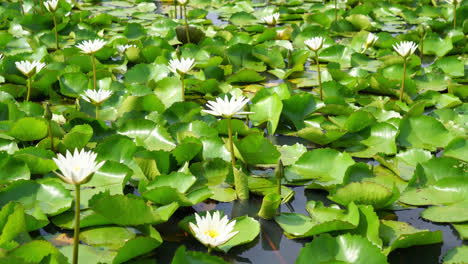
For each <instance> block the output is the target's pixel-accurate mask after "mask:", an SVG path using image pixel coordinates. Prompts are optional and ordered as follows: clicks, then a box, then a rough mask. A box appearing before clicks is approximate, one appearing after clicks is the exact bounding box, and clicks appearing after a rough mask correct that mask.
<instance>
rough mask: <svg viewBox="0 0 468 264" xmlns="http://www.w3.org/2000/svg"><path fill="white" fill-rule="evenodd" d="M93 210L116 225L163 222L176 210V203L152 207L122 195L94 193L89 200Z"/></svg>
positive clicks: (140, 200)
mask: <svg viewBox="0 0 468 264" xmlns="http://www.w3.org/2000/svg"><path fill="white" fill-rule="evenodd" d="M89 203H90V207H91V209H92V210H93V211H95V212H96V213H98V214H99V215H101V216H103V217H104V218H106V219H107V220H108V221H110V222H111V223H114V224H118V225H143V224H158V223H163V222H165V221H167V219H169V217H170V216H171V215H172V214H173V213H174V212H175V210H177V208H178V206H177V203H171V204H168V205H166V206H162V207H158V208H156V209H155V208H153V207H151V206H150V205H148V204H146V203H145V201H144V200H142V199H139V198H134V197H128V196H123V195H112V196H110V195H108V194H105V193H103V194H102V195H101V194H98V195H95V196H94V197H93V199H91V200H90V202H89Z"/></svg>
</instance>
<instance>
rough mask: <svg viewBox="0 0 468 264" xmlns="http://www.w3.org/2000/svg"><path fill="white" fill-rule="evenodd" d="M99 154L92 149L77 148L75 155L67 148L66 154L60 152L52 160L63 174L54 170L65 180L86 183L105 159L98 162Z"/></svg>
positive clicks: (77, 183)
mask: <svg viewBox="0 0 468 264" xmlns="http://www.w3.org/2000/svg"><path fill="white" fill-rule="evenodd" d="M96 157H97V154H96V153H94V152H92V151H85V150H81V152H79V151H78V149H75V152H74V153H73V155H72V154H71V152H69V151H68V150H67V153H66V156H63V155H62V154H58V156H57V158H52V160H53V161H54V162H55V164H57V166H58V168H59V169H60V171H62V174H60V173H57V172H55V171H54V173H55V174H57V176H59V177H60V178H61V179H62V180H63V181H64V182H66V183H69V184H73V185H80V184H82V183H86V182H87V181H88V180H89V179H90V178H91V176H92V175H93V174H94V173H95V172H96V171H97V170H99V169H100V168H101V167H102V165H104V162H105V161H101V162H100V163H97V162H96Z"/></svg>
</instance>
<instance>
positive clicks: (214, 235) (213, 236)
mask: <svg viewBox="0 0 468 264" xmlns="http://www.w3.org/2000/svg"><path fill="white" fill-rule="evenodd" d="M195 219H196V221H197V224H196V225H194V224H193V223H189V226H190V228H191V229H192V231H193V232H194V233H195V237H196V238H197V239H198V240H200V242H201V243H203V244H204V245H206V246H208V247H210V248H213V247H217V246H220V245H222V244H224V243H226V242H227V241H228V240H229V239H231V238H232V237H233V236H235V235H236V234H237V233H239V231H234V232H232V231H233V230H234V225H235V224H236V220H232V221H231V222H229V219H228V217H227V216H226V215H225V216H224V217H223V218H222V219H220V216H219V212H218V211H216V212H214V213H213V216H211V215H210V213H209V212H207V213H206V216H202V217H200V216H199V215H198V214H197V213H195Z"/></svg>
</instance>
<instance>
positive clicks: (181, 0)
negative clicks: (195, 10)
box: [177, 0, 189, 5]
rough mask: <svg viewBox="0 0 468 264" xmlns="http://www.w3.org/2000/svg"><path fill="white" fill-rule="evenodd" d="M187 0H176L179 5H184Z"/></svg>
mask: <svg viewBox="0 0 468 264" xmlns="http://www.w3.org/2000/svg"><path fill="white" fill-rule="evenodd" d="M188 1H189V0H177V2H178V3H179V4H181V5H185V4H187V3H188Z"/></svg>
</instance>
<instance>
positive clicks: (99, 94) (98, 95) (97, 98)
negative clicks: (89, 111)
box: [81, 89, 112, 105]
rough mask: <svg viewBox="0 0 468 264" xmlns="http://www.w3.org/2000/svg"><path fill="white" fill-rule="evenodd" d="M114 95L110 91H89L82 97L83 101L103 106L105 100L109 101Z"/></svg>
mask: <svg viewBox="0 0 468 264" xmlns="http://www.w3.org/2000/svg"><path fill="white" fill-rule="evenodd" d="M111 95H112V91H109V90H99V91H95V90H91V89H88V90H86V91H85V94H84V95H82V96H81V97H82V98H83V100H85V101H87V102H89V103H92V104H94V105H100V104H102V103H103V102H104V101H105V100H107V99H108V98H109V97H110V96H111Z"/></svg>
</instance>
